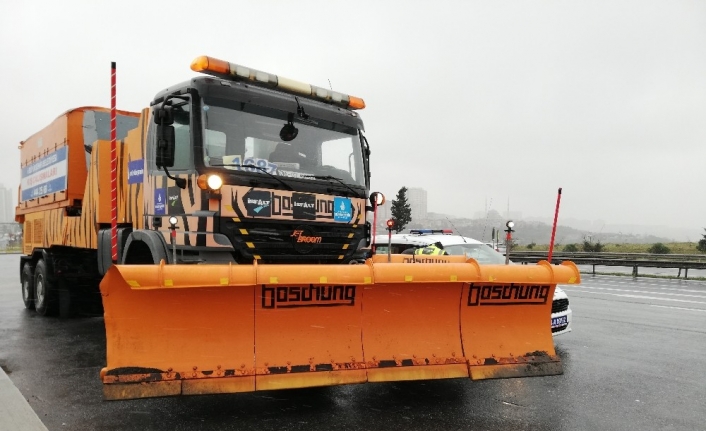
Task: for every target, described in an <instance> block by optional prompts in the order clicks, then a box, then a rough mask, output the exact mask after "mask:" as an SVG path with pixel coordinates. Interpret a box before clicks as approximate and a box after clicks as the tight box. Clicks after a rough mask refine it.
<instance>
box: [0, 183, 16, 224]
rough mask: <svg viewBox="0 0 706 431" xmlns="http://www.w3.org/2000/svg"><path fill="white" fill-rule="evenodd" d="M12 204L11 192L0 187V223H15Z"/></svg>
mask: <svg viewBox="0 0 706 431" xmlns="http://www.w3.org/2000/svg"><path fill="white" fill-rule="evenodd" d="M14 202H15V200H14V198H13V193H12V191H11V190H10V189H8V188H6V187H4V186H2V185H0V223H12V222H14V221H15V205H14Z"/></svg>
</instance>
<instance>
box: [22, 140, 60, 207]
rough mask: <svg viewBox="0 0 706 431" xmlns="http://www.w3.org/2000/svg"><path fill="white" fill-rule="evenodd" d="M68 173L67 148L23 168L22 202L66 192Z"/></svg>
mask: <svg viewBox="0 0 706 431" xmlns="http://www.w3.org/2000/svg"><path fill="white" fill-rule="evenodd" d="M67 172H68V148H67V147H61V148H59V149H58V150H56V151H54V152H52V153H49V154H47V155H46V156H43V157H40V158H39V159H38V160H37V161H36V162H34V163H32V164H29V165H27V166H25V167H24V168H22V174H21V175H22V176H21V182H20V190H21V193H20V200H21V201H22V202H24V201H28V200H30V199H36V198H39V197H42V196H45V195H48V194H49V193H56V192H61V191H64V190H66V174H67Z"/></svg>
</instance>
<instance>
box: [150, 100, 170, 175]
mask: <svg viewBox="0 0 706 431" xmlns="http://www.w3.org/2000/svg"><path fill="white" fill-rule="evenodd" d="M153 115H154V122H155V124H157V146H156V157H155V163H156V165H157V167H158V168H162V167H164V168H171V167H172V166H174V147H175V139H174V126H172V124H174V115H173V113H172V107H171V106H169V105H166V106H164V105H163V106H161V107H159V108H157V109H155V110H154V111H153Z"/></svg>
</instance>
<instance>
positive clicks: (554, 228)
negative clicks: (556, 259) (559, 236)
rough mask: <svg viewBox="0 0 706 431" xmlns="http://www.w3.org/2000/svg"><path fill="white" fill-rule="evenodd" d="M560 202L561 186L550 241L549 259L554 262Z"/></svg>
mask: <svg viewBox="0 0 706 431" xmlns="http://www.w3.org/2000/svg"><path fill="white" fill-rule="evenodd" d="M559 203H561V187H559V193H558V194H557V196H556V209H555V210H554V224H553V225H552V239H551V241H549V256H548V257H547V260H548V261H549V263H552V253H554V235H556V222H557V220H558V219H559Z"/></svg>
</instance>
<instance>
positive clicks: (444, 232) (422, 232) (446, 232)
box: [409, 229, 454, 235]
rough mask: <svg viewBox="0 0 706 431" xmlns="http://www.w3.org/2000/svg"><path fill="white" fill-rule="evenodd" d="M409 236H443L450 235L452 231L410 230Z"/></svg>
mask: <svg viewBox="0 0 706 431" xmlns="http://www.w3.org/2000/svg"><path fill="white" fill-rule="evenodd" d="M409 233H410V234H416V235H426V234H435V233H440V234H444V235H452V234H453V233H454V231H453V230H452V229H410V230H409Z"/></svg>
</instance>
